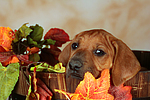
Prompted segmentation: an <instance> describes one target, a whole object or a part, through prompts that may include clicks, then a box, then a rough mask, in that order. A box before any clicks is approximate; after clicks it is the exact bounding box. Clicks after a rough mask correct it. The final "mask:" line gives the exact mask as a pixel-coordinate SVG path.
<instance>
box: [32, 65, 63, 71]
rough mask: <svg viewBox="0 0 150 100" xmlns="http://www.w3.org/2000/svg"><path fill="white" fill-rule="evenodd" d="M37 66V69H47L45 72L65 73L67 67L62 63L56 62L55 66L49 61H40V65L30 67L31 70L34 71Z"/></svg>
mask: <svg viewBox="0 0 150 100" xmlns="http://www.w3.org/2000/svg"><path fill="white" fill-rule="evenodd" d="M35 67H36V71H37V72H38V71H45V72H57V73H64V72H65V67H63V66H62V63H58V64H56V65H55V66H54V67H53V66H50V65H49V64H47V63H40V64H39V65H36V66H34V67H31V68H30V71H34V68H35Z"/></svg>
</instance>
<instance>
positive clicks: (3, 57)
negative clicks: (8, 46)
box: [0, 51, 19, 66]
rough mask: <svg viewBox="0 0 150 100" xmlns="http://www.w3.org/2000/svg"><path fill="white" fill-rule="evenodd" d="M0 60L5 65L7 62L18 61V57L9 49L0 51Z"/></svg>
mask: <svg viewBox="0 0 150 100" xmlns="http://www.w3.org/2000/svg"><path fill="white" fill-rule="evenodd" d="M0 62H1V63H2V65H3V66H7V65H8V64H11V63H17V62H19V59H18V58H17V56H16V55H14V54H13V52H11V51H8V52H0Z"/></svg>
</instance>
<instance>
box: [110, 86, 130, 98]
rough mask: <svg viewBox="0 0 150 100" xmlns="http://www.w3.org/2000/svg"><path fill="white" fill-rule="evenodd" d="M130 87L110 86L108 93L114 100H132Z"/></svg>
mask: <svg viewBox="0 0 150 100" xmlns="http://www.w3.org/2000/svg"><path fill="white" fill-rule="evenodd" d="M131 89H132V87H131V86H123V84H121V85H120V86H113V85H111V86H110V89H109V93H110V94H112V95H113V96H114V98H115V100H132V94H131Z"/></svg>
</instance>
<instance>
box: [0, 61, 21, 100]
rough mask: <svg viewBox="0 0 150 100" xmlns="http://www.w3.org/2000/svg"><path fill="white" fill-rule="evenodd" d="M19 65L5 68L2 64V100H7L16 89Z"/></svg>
mask: <svg viewBox="0 0 150 100" xmlns="http://www.w3.org/2000/svg"><path fill="white" fill-rule="evenodd" d="M19 67H20V65H19V63H12V64H9V65H8V66H7V67H3V66H2V64H1V63H0V100H6V99H7V97H8V96H9V95H10V94H11V91H12V90H13V89H14V86H15V84H16V82H17V80H18V77H19Z"/></svg>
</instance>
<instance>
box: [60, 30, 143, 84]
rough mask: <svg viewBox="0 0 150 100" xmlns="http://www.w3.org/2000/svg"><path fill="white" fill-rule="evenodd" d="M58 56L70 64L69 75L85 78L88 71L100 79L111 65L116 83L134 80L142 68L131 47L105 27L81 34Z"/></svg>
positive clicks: (67, 68) (68, 66)
mask: <svg viewBox="0 0 150 100" xmlns="http://www.w3.org/2000/svg"><path fill="white" fill-rule="evenodd" d="M58 59H59V61H60V62H62V63H63V65H64V66H65V67H66V77H67V78H68V77H72V78H77V79H80V80H82V79H83V77H84V74H85V73H86V72H87V71H88V72H91V73H92V74H93V76H94V77H95V78H98V77H99V75H100V72H101V71H102V70H103V69H106V68H107V69H110V75H111V80H112V82H113V84H114V85H115V86H119V85H120V84H122V83H124V82H125V81H127V80H129V79H131V78H132V77H133V76H134V75H135V74H136V73H137V72H138V71H139V70H140V68H141V67H140V64H139V62H138V60H137V59H136V57H135V55H134V54H133V52H132V51H131V50H130V49H129V47H128V46H127V45H126V44H125V43H124V42H122V41H121V40H119V39H117V38H116V37H114V36H113V35H111V34H110V33H108V32H107V31H105V30H103V29H93V30H88V31H84V32H81V33H79V34H77V35H76V36H75V38H74V39H73V40H72V41H71V42H70V43H69V44H68V45H67V46H66V47H65V48H64V49H63V51H62V52H61V54H60V55H59V58H58Z"/></svg>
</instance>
